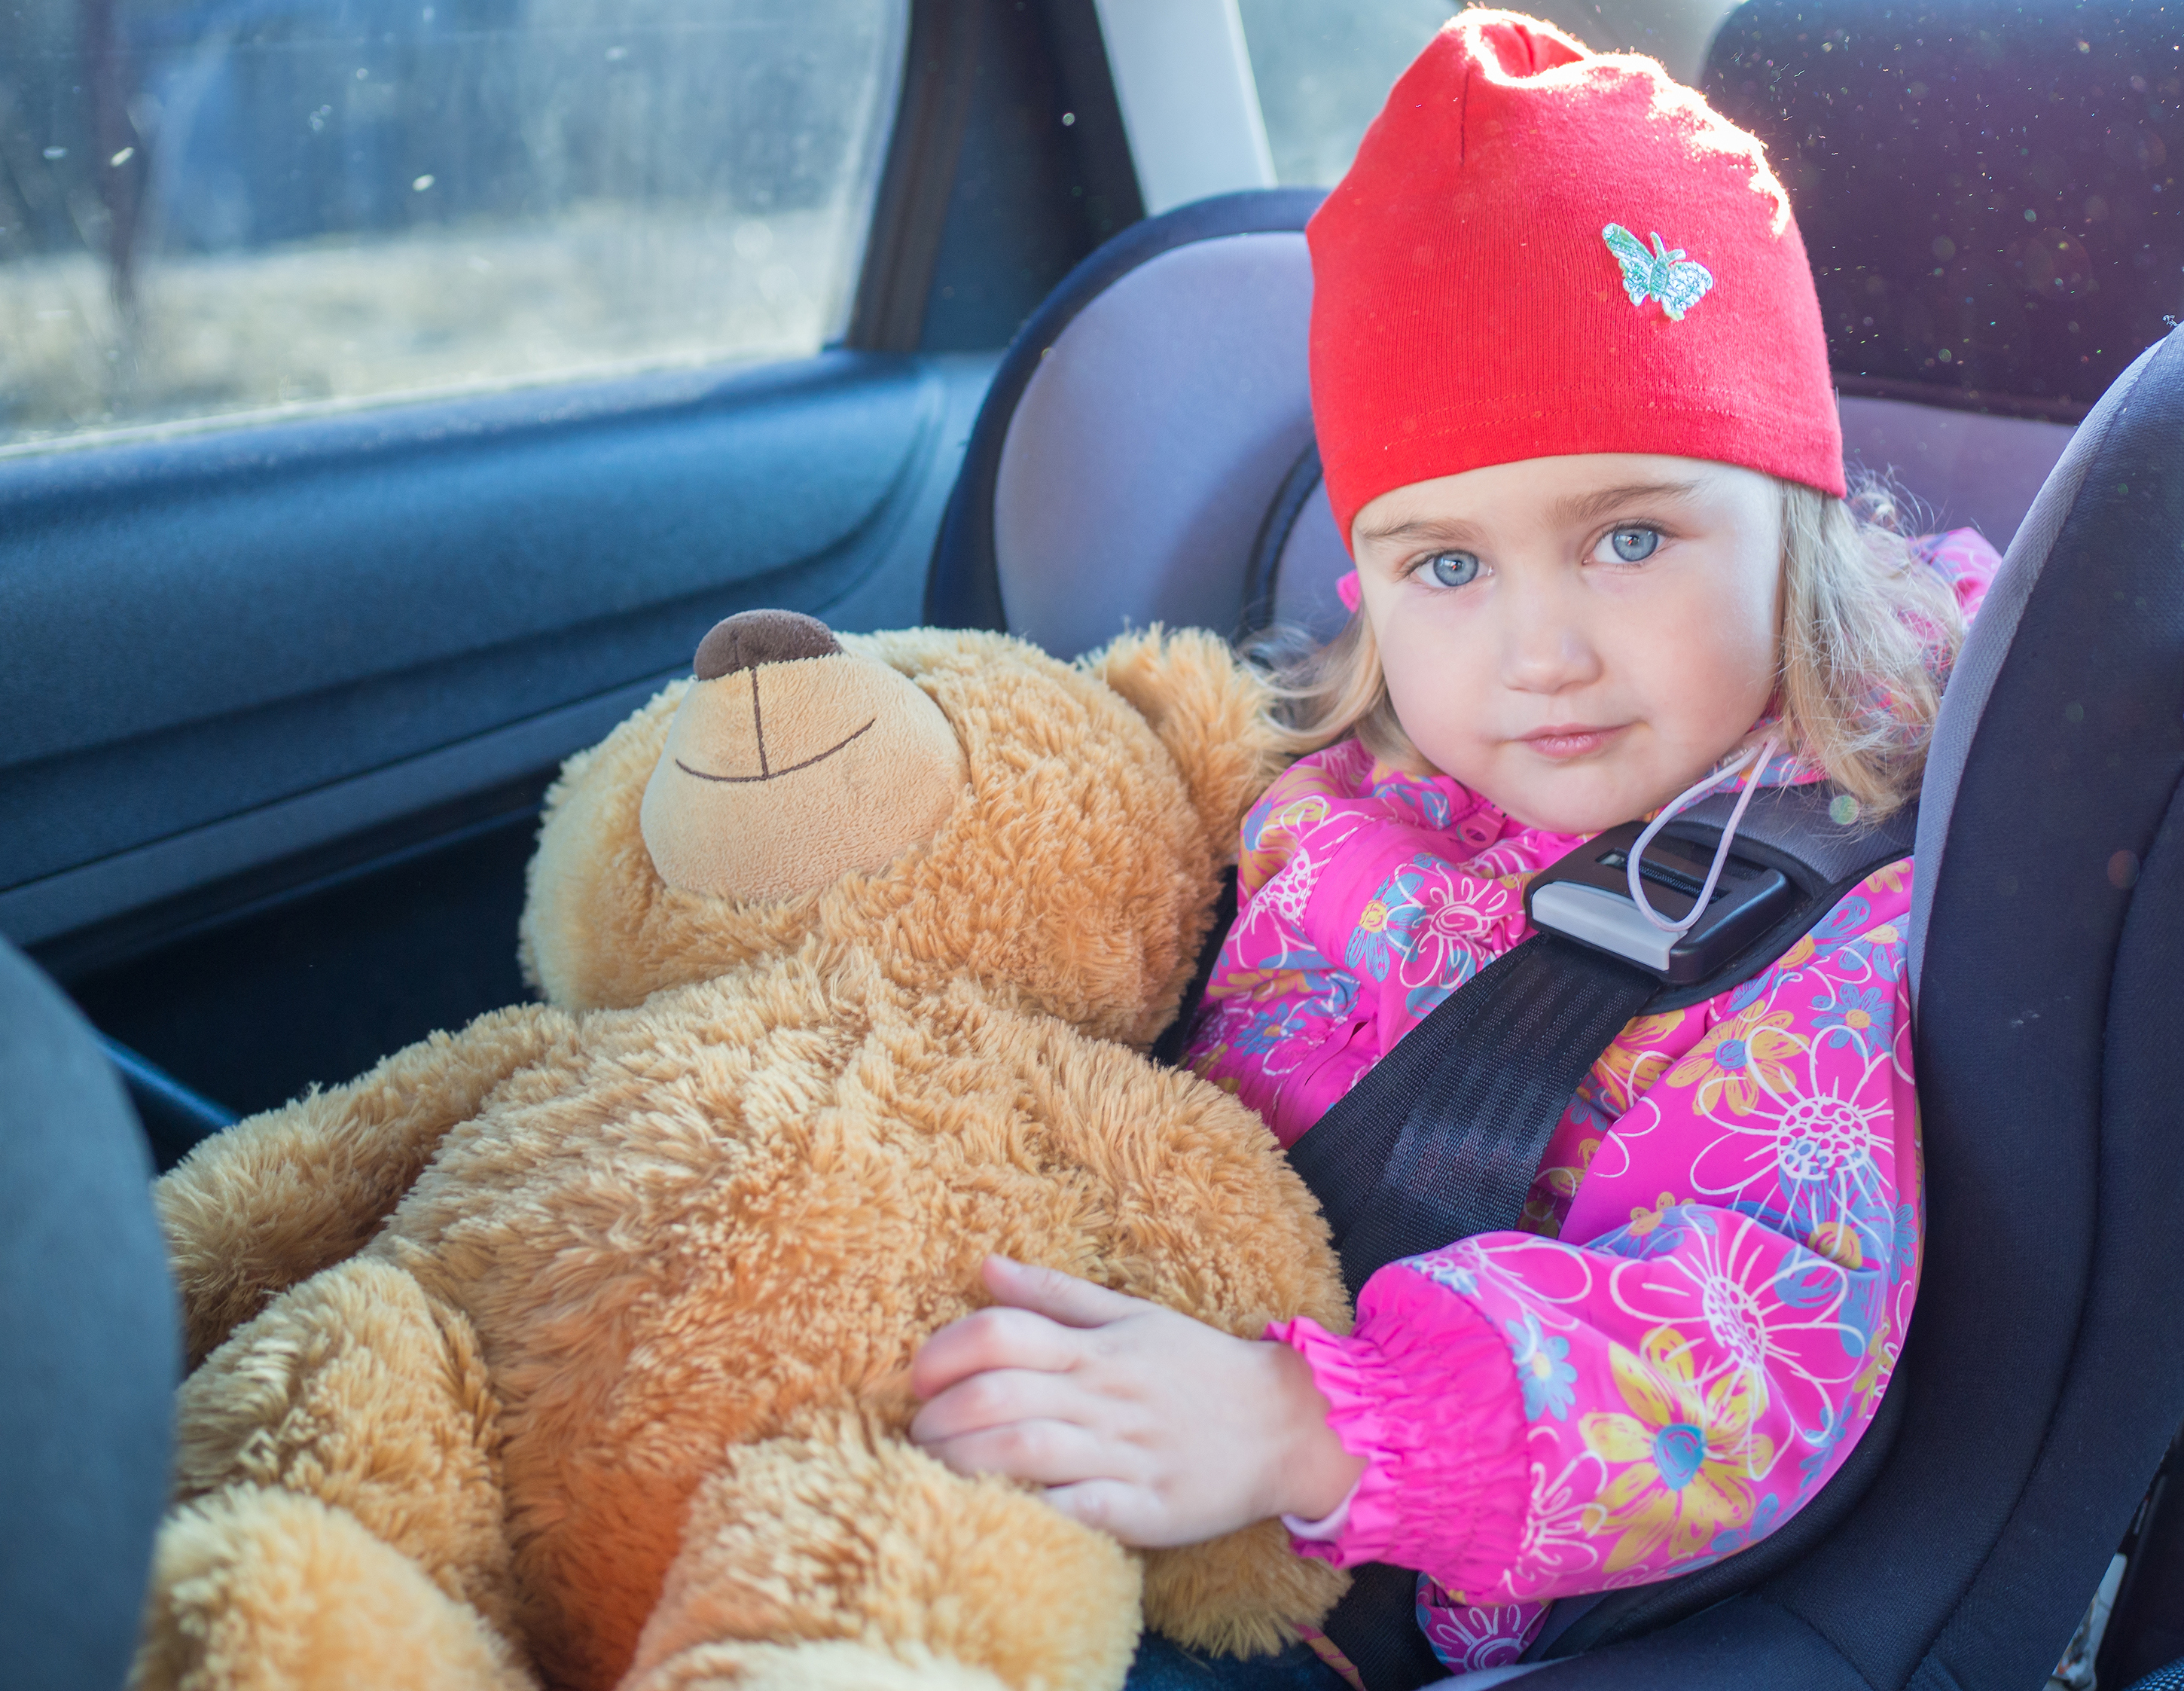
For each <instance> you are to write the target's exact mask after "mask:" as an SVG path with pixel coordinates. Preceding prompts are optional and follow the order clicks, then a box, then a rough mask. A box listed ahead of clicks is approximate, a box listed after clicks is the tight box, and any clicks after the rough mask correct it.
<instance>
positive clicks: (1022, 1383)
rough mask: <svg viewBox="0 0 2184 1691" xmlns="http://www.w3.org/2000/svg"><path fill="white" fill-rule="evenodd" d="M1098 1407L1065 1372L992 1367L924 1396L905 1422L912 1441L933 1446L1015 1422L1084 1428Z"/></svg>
mask: <svg viewBox="0 0 2184 1691" xmlns="http://www.w3.org/2000/svg"><path fill="white" fill-rule="evenodd" d="M1096 1408H1097V1405H1096V1404H1094V1403H1092V1402H1090V1401H1089V1400H1088V1399H1087V1398H1086V1397H1085V1394H1084V1392H1083V1391H1082V1390H1080V1389H1078V1387H1076V1386H1075V1385H1074V1384H1073V1382H1072V1381H1071V1380H1070V1377H1069V1376H1067V1375H1066V1374H1050V1373H1047V1372H1045V1371H1044V1370H1039V1369H1030V1368H996V1369H989V1370H987V1371H986V1372H984V1373H982V1374H973V1375H971V1376H968V1377H967V1378H965V1379H962V1380H959V1381H956V1384H954V1385H952V1386H950V1387H948V1389H947V1390H946V1391H944V1392H939V1393H938V1394H937V1395H935V1396H934V1397H933V1398H929V1399H928V1401H927V1403H926V1405H925V1407H924V1408H923V1409H920V1410H919V1411H918V1412H917V1415H916V1417H915V1418H914V1419H912V1420H911V1424H910V1437H911V1443H913V1444H923V1445H934V1444H941V1443H946V1442H947V1441H948V1440H949V1439H951V1438H961V1437H964V1436H965V1435H967V1434H969V1433H974V1432H985V1431H989V1430H991V1429H993V1428H995V1427H1001V1426H1009V1425H1010V1424H1011V1422H1015V1421H1034V1420H1055V1421H1067V1422H1069V1423H1071V1424H1072V1425H1073V1426H1083V1425H1084V1422H1085V1420H1087V1418H1088V1411H1090V1410H1094V1409H1096Z"/></svg>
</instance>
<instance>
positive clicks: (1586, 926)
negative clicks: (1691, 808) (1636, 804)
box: [1524, 822, 1797, 986]
mask: <svg viewBox="0 0 2184 1691" xmlns="http://www.w3.org/2000/svg"><path fill="white" fill-rule="evenodd" d="M1669 826H1670V829H1674V828H1675V827H1676V824H1674V823H1671V824H1670V825H1669ZM1644 831H1645V824H1644V823H1637V822H1626V823H1622V824H1621V825H1620V826H1619V827H1615V828H1611V829H1607V831H1606V832H1605V833H1602V834H1596V835H1595V836H1594V837H1593V838H1592V839H1591V840H1587V841H1586V842H1585V844H1584V845H1580V846H1579V847H1578V848H1577V850H1576V851H1572V852H1571V853H1569V855H1568V856H1567V857H1563V859H1561V861H1559V862H1556V863H1553V864H1551V865H1549V866H1548V867H1547V868H1545V869H1542V870H1541V872H1540V873H1538V874H1536V875H1535V876H1534V877H1533V878H1532V881H1531V885H1529V886H1528V887H1526V888H1525V890H1524V913H1525V915H1526V916H1527V917H1529V918H1530V919H1531V923H1532V925H1533V926H1534V927H1535V928H1538V929H1543V930H1544V931H1546V932H1547V933H1550V934H1557V935H1561V936H1562V937H1563V938H1564V939H1566V940H1575V941H1577V943H1578V944H1580V945H1581V946H1591V948H1592V949H1593V950H1595V951H1598V952H1607V954H1608V955H1609V956H1610V957H1620V958H1621V959H1622V960H1623V961H1624V962H1625V963H1633V964H1635V965H1636V966H1637V967H1638V968H1642V969H1644V970H1646V972H1647V973H1648V974H1654V975H1658V976H1659V977H1660V979H1663V980H1664V981H1666V982H1668V983H1669V985H1672V986H1688V985H1691V983H1693V982H1694V981H1700V980H1704V979H1707V978H1708V976H1710V975H1712V974H1716V973H1717V972H1719V970H1721V969H1724V968H1727V967H1728V966H1729V965H1730V963H1731V962H1732V961H1733V960H1734V959H1735V958H1736V955H1737V953H1738V952H1741V951H1742V950H1744V948H1745V947H1746V946H1749V945H1751V944H1752V942H1753V941H1754V940H1757V939H1758V938H1759V936H1760V935H1763V934H1764V933H1765V932H1766V931H1767V930H1768V929H1769V928H1770V927H1772V926H1773V925H1774V924H1775V923H1777V922H1779V921H1780V920H1781V918H1783V917H1785V916H1786V915H1787V914H1788V913H1789V911H1790V907H1791V905H1792V904H1794V903H1795V902H1796V901H1797V889H1796V888H1795V887H1794V886H1792V885H1791V882H1790V879H1789V877H1788V876H1787V875H1785V874H1784V873H1782V872H1781V871H1780V869H1775V868H1769V867H1768V866H1767V865H1765V864H1763V863H1758V862H1752V860H1751V859H1750V858H1748V857H1740V856H1738V855H1737V853H1736V849H1735V848H1734V847H1731V848H1730V855H1729V857H1728V860H1727V861H1726V862H1724V864H1723V865H1722V872H1721V880H1720V882H1719V885H1716V886H1715V888H1714V890H1713V899H1712V900H1711V901H1709V902H1708V906H1707V909H1706V913H1705V914H1703V915H1702V916H1701V917H1700V918H1699V919H1698V920H1697V922H1695V923H1693V924H1691V927H1690V928H1689V929H1686V930H1685V932H1683V933H1681V934H1671V933H1665V932H1663V930H1662V929H1658V928H1657V927H1655V926H1654V925H1653V924H1652V923H1650V922H1648V921H1647V920H1646V918H1645V917H1644V915H1643V914H1641V912H1640V911H1639V908H1638V907H1637V906H1636V905H1635V904H1634V903H1632V902H1631V901H1630V879H1629V865H1630V851H1631V848H1632V847H1633V846H1635V845H1636V844H1637V841H1638V836H1639V835H1640V834H1641V833H1643V832H1644ZM1702 831H1704V830H1703V829H1702V827H1700V826H1697V825H1695V826H1693V827H1692V828H1691V832H1693V833H1701V832H1702ZM1713 835H1714V838H1713V841H1710V842H1708V843H1707V844H1705V845H1701V844H1699V843H1697V842H1696V841H1693V840H1690V839H1688V838H1685V837H1683V836H1682V835H1680V834H1677V833H1674V832H1670V831H1667V830H1664V831H1663V832H1662V833H1660V834H1656V835H1655V836H1654V839H1653V843H1652V845H1651V846H1649V847H1648V848H1647V849H1646V860H1645V862H1643V863H1642V864H1641V866H1640V868H1639V871H1638V873H1639V874H1640V876H1641V878H1642V879H1644V880H1645V881H1646V884H1647V885H1648V886H1649V887H1651V888H1653V889H1656V890H1653V891H1651V892H1649V893H1648V894H1647V896H1648V897H1649V898H1650V899H1651V900H1652V904H1653V907H1654V908H1655V909H1657V910H1658V911H1659V912H1661V914H1662V915H1663V916H1666V917H1669V918H1671V919H1673V920H1680V919H1681V918H1683V917H1685V916H1687V915H1689V914H1690V913H1691V906H1692V904H1693V902H1694V901H1696V900H1697V897H1698V895H1699V892H1700V890H1701V889H1702V887H1703V886H1704V885H1705V883H1706V877H1707V869H1708V866H1709V865H1710V864H1711V863H1712V862H1713V844H1715V843H1718V842H1719V840H1720V837H1721V836H1720V833H1719V830H1718V829H1716V830H1713Z"/></svg>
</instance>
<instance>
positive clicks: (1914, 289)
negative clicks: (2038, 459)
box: [1703, 0, 2184, 491]
mask: <svg viewBox="0 0 2184 1691" xmlns="http://www.w3.org/2000/svg"><path fill="white" fill-rule="evenodd" d="M2178 39H2179V19H2178V14H2176V11H2175V10H2174V9H2172V8H2164V7H2162V6H2159V5H2145V4H2133V3H2131V0H2092V3H2082V0H2081V3H2075V4H2073V3H2067V0H2031V3H2028V4H2025V5H2021V6H2012V7H2008V8H2004V7H2000V6H1996V5H1993V4H1992V3H1988V0H1910V3H1908V4H1907V3H1904V0H1748V3H1747V4H1745V5H1742V6H1740V7H1739V8H1737V9H1736V11H1735V12H1733V13H1731V14H1730V16H1729V17H1728V19H1727V20H1725V21H1724V23H1723V25H1722V26H1721V29H1720V31H1719V33H1718V34H1717V35H1716V36H1715V37H1714V42H1713V48H1712V51H1711V53H1709V55H1708V64H1707V70H1706V75H1705V79H1704V85H1703V86H1704V88H1705V92H1706V93H1707V95H1708V98H1709V99H1710V100H1712V101H1713V103H1714V105H1715V106H1716V107H1717V108H1719V109H1720V110H1721V112H1722V113H1723V114H1724V115H1726V116H1728V117H1730V119H1732V120H1735V121H1736V122H1737V123H1740V124H1742V125H1743V126H1745V127H1747V129H1750V130H1752V131H1753V132H1754V133H1755V134H1757V135H1758V137H1759V138H1760V139H1761V140H1762V141H1763V142H1766V143H1767V152H1768V157H1769V159H1770V160H1771V161H1772V163H1773V164H1774V166H1775V172H1776V174H1777V175H1779V176H1780V177H1781V178H1782V181H1783V184H1784V186H1785V187H1787V188H1788V189H1789V192H1790V199H1791V204H1792V205H1793V206H1794V207H1795V208H1796V210H1797V225H1798V229H1799V232H1801V233H1802V235H1803V237H1804V239H1805V246H1806V248H1807V250H1808V253H1809V254H1810V255H1811V258H1812V262H1813V274H1814V279H1815V280H1816V281H1817V282H1818V283H1819V293H1820V310H1821V313H1822V315H1823V316H1824V317H1825V320H1826V323H1827V332H1828V350H1829V354H1830V362H1831V363H1832V364H1833V366H1835V369H1836V371H1837V373H1838V375H1839V376H1841V377H1844V378H1846V381H1845V389H1844V391H1845V392H1847V393H1858V392H1867V393H1872V392H1880V393H1891V392H1893V393H1903V394H1905V395H1906V396H1908V397H1914V398H1925V399H1928V400H1929V401H1930V402H1931V403H1943V404H1946V403H1949V402H1950V401H1951V400H1952V399H1955V400H1957V401H1958V402H1964V401H1974V402H1976V403H1978V404H1980V405H1984V406H1987V407H1992V406H1995V405H2007V404H2009V402H2012V401H2014V402H2015V405H2014V407H2013V408H2030V409H2031V410H2035V411H2036V412H2046V413H2047V414H2049V415H2055V416H2064V417H2066V418H2070V419H2075V417H2077V416H2080V415H2081V414H2082V412H2083V410H2084V408H2085V407H2086V406H2087V405H2091V404H2092V402H2093V401H2094V400H2095V399H2098V398H2099V397H2100V395H2101V393H2103V391H2104V390H2105V389H2106V388H2108V386H2109V383H2110V382H2113V381H2114V379H2115V378H2116V377H2117V376H2118V375H2119V374H2120V373H2121V371H2122V370H2123V368H2124V366H2126V365H2127V364H2129V363H2130V362H2131V360H2132V359H2133V358H2135V357H2137V354H2138V353H2139V350H2140V349H2142V348H2143V347H2144V346H2146V345H2147V344H2148V343H2149V342H2151V341H2153V340H2157V339H2159V338H2160V336H2161V334H2162V332H2163V327H2164V320H2165V318H2166V319H2168V320H2169V321H2174V318H2175V315H2176V313H2178V312H2179V311H2180V310H2184V199H2180V197H2179V189H2178V181H2179V177H2180V176H2181V175H2184V54H2180V53H2178V52H2177V50H2176V46H2177V42H2178ZM2027 214H2030V216H2029V219H2028V215H2027ZM1945 349H1946V350H1945ZM1859 378H1863V380H1860V379H1859ZM1914 491H1916V489H1915V488H1914Z"/></svg>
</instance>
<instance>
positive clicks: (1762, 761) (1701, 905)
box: [1624, 735, 1780, 934]
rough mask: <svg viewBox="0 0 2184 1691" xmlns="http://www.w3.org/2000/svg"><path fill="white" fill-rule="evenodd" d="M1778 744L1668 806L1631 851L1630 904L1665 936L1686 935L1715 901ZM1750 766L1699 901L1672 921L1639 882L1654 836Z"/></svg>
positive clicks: (1768, 743) (1627, 869)
mask: <svg viewBox="0 0 2184 1691" xmlns="http://www.w3.org/2000/svg"><path fill="white" fill-rule="evenodd" d="M1779 743H1780V742H1779V737H1778V736H1775V735H1769V737H1768V739H1766V740H1765V742H1764V743H1763V744H1762V745H1761V746H1760V748H1759V762H1758V763H1756V764H1753V763H1752V758H1751V756H1750V755H1749V754H1747V755H1746V756H1742V757H1740V758H1738V759H1737V760H1736V762H1734V763H1732V764H1730V766H1729V767H1727V768H1726V769H1717V770H1715V771H1714V772H1713V774H1711V775H1709V776H1708V777H1707V778H1706V779H1704V780H1703V781H1700V782H1697V784H1694V785H1691V786H1689V787H1686V788H1685V790H1683V792H1682V793H1681V794H1680V795H1678V796H1677V797H1676V798H1674V799H1673V800H1671V801H1669V804H1668V805H1667V806H1665V807H1664V808H1663V810H1662V812H1661V813H1660V814H1659V815H1658V816H1657V817H1655V818H1653V819H1652V821H1651V822H1649V823H1646V831H1645V832H1644V833H1643V834H1640V835H1639V836H1638V843H1637V844H1636V845H1634V846H1632V847H1631V848H1630V862H1628V863H1626V864H1624V873H1626V874H1628V875H1629V876H1630V901H1631V902H1632V903H1633V904H1635V905H1636V906H1637V907H1638V910H1639V913H1640V914H1641V915H1642V916H1644V917H1645V918H1646V920H1647V921H1648V922H1651V923H1652V924H1653V925H1654V926H1655V927H1656V928H1658V929H1660V930H1661V931H1662V932H1663V933H1664V934H1681V933H1684V932H1686V931H1687V930H1688V929H1690V928H1691V924H1693V923H1695V922H1697V920H1698V919H1699V918H1700V917H1702V916H1703V915H1704V914H1705V913H1706V907H1707V903H1708V901H1709V900H1710V899H1712V898H1713V889H1714V884H1715V883H1716V882H1717V881H1719V879H1721V866H1722V865H1723V864H1724V863H1725V862H1728V861H1729V843H1730V840H1734V839H1736V825H1737V823H1741V822H1742V821H1743V820H1744V808H1745V806H1747V805H1748V804H1750V803H1751V802H1752V793H1753V792H1754V791H1755V790H1757V789H1758V785H1759V778H1760V777H1761V776H1762V775H1763V774H1765V773H1767V763H1768V760H1769V758H1771V757H1773V756H1775V746H1776V745H1777V744H1779ZM1747 764H1751V765H1752V773H1751V774H1750V775H1749V776H1748V777H1747V779H1746V780H1745V783H1744V791H1743V794H1742V795H1741V796H1740V797H1739V798H1738V800H1737V801H1736V809H1735V810H1733V811H1731V812H1730V815H1729V826H1728V827H1726V828H1724V829H1722V831H1721V844H1720V845H1718V846H1716V847H1715V848H1714V854H1713V868H1710V869H1708V871H1707V878H1706V885H1704V886H1702V887H1701V888H1700V889H1699V896H1698V899H1697V902H1696V903H1694V904H1693V905H1692V906H1691V914H1690V915H1688V916H1686V917H1685V918H1683V920H1681V921H1680V922H1675V921H1671V920H1670V919H1669V918H1667V917H1665V916H1663V915H1662V914H1661V912H1659V911H1658V910H1656V909H1654V908H1653V907H1652V904H1651V903H1649V902H1648V901H1647V900H1646V887H1645V884H1644V883H1643V882H1642V881H1641V880H1640V879H1639V871H1640V868H1641V866H1642V865H1643V864H1644V863H1645V861H1646V847H1647V846H1648V845H1652V843H1653V836H1654V835H1655V834H1658V833H1659V832H1660V831H1661V830H1662V829H1663V828H1665V827H1667V826H1668V825H1669V823H1671V822H1674V820H1675V819H1676V814H1677V812H1680V811H1681V810H1682V809H1684V807H1685V806H1687V805H1691V804H1693V803H1695V802H1697V801H1698V800H1700V799H1702V798H1704V797H1705V796H1706V795H1708V793H1711V792H1712V791H1713V790H1714V789H1715V788H1716V787H1719V785H1720V784H1722V783H1723V782H1724V781H1726V780H1727V779H1729V778H1730V776H1732V775H1734V774H1736V773H1737V772H1738V771H1739V770H1741V769H1742V768H1744V767H1745V766H1746V765H1747Z"/></svg>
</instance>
